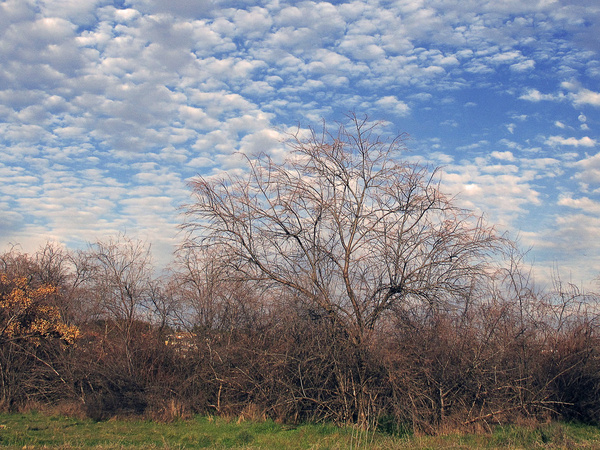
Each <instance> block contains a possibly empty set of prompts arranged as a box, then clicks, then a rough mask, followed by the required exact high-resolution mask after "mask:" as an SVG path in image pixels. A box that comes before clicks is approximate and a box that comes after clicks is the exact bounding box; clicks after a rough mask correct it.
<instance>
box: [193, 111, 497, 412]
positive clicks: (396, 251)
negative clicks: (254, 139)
mask: <svg viewBox="0 0 600 450" xmlns="http://www.w3.org/2000/svg"><path fill="white" fill-rule="evenodd" d="M378 126H379V124H377V123H375V124H373V123H371V122H369V121H368V120H367V118H364V119H360V118H358V117H356V116H355V115H352V116H350V125H349V126H348V127H346V126H343V125H341V126H340V127H339V128H338V130H337V132H336V133H335V134H331V133H330V132H328V131H327V129H326V127H324V128H323V132H322V133H319V134H318V133H317V132H315V131H314V130H312V132H311V134H310V135H309V136H308V138H302V137H301V136H300V134H297V135H294V136H292V139H291V140H290V142H289V145H290V147H291V150H292V152H291V153H290V155H289V156H288V157H287V158H286V159H285V160H284V161H283V162H282V163H277V162H275V161H273V160H272V159H271V158H269V157H268V156H267V155H264V154H261V155H258V156H257V157H256V158H255V159H250V158H247V164H248V172H247V175H246V176H235V175H225V176H223V177H221V178H215V177H199V178H198V179H196V180H195V181H194V182H193V183H192V185H191V187H192V189H193V195H194V200H195V201H194V202H193V203H192V204H191V205H189V206H188V207H187V217H188V221H187V222H186V224H185V225H184V226H185V227H186V228H187V229H188V230H189V231H190V232H191V240H190V245H199V246H213V247H217V248H219V249H220V250H219V252H220V254H221V255H225V256H226V261H225V263H226V264H227V265H229V266H230V267H233V268H234V269H235V271H236V272H237V273H238V274H240V275H241V276H242V277H243V278H246V279H248V280H259V281H265V282H268V283H270V284H271V285H273V286H277V287H279V288H284V289H289V290H291V291H293V292H295V293H296V294H299V295H300V297H301V298H303V299H304V301H305V302H306V304H307V308H309V309H310V310H312V311H313V314H315V315H319V316H321V317H324V318H326V319H327V321H328V322H329V323H331V324H333V325H334V326H335V327H337V328H338V329H341V330H343V332H344V333H345V334H346V336H347V338H348V339H349V340H350V342H352V343H353V345H354V346H355V347H356V348H357V349H358V348H360V347H361V346H362V344H363V342H364V341H365V340H366V339H367V338H368V335H369V333H370V332H371V330H373V329H374V328H375V327H376V326H377V325H378V323H380V322H381V319H382V317H384V315H385V313H386V312H387V311H390V310H391V309H392V308H394V307H397V306H398V305H400V304H404V303H410V302H415V301H419V302H420V301H424V302H426V303H427V304H429V305H432V306H435V307H442V306H444V305H448V304H450V303H452V302H454V301H456V300H457V299H459V298H460V297H461V296H463V295H468V292H469V290H470V288H471V285H472V283H473V280H474V279H476V278H477V277H478V276H480V275H483V274H484V273H485V269H486V261H487V257H488V256H489V255H490V254H491V253H493V252H494V251H495V250H497V249H498V248H499V247H500V246H501V243H502V240H501V238H499V237H498V236H497V235H496V234H495V232H494V230H493V229H492V228H489V227H487V226H485V225H484V223H483V222H482V221H481V220H480V219H479V218H477V217H475V216H474V215H473V214H471V213H470V212H468V211H464V210H461V209H459V208H458V207H456V206H455V205H454V203H453V201H452V199H451V198H449V197H447V196H446V195H444V194H443V193H442V192H441V191H440V186H439V181H438V171H437V170H433V171H431V170H428V168H426V167H421V166H418V165H416V164H411V163H408V162H405V161H400V160H399V159H397V158H398V156H399V154H400V152H401V151H402V150H403V149H404V135H400V136H398V137H396V138H395V139H391V140H385V139H383V138H382V137H381V136H379V135H377V129H378ZM358 365H359V366H360V364H358ZM361 371H362V368H360V367H359V369H358V375H357V377H358V381H357V382H358V383H359V386H358V388H357V387H356V386H352V387H351V388H350V389H353V390H355V391H360V390H361V389H363V387H361V386H360V385H361V384H362V383H363V382H364V380H362V378H363V375H361V374H360V372H361ZM355 401H356V405H357V406H356V407H357V409H358V413H357V414H358V418H359V420H361V419H360V418H361V415H362V414H363V413H364V411H361V409H362V408H365V406H364V405H358V403H360V402H359V401H358V400H357V399H356V398H355Z"/></svg>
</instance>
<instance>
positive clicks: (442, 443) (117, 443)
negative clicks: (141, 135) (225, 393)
mask: <svg viewBox="0 0 600 450" xmlns="http://www.w3.org/2000/svg"><path fill="white" fill-rule="evenodd" d="M0 447H3V448H14V449H17V448H18V449H41V448H53V449H55V448H58V449H74V448H93V449H120V448H131V449H135V448H140V449H193V448H246V449H251V448H256V449H346V448H348V449H351V448H365V449H366V448H369V449H371V448H372V449H414V448H416V449H438V448H452V449H463V448H464V449H475V448H476V449H480V448H488V449H493V448H509V449H529V448H532V449H535V448H540V449H541V448H548V449H575V448H577V449H579V448H582V449H600V428H598V427H591V426H583V425H574V424H560V423H554V424H547V425H541V426H537V427H497V428H496V429H495V430H494V432H493V433H489V434H467V435H465V434H445V435H442V436H409V435H405V436H390V435H387V434H384V433H372V432H371V433H360V432H357V431H356V430H353V429H352V428H350V427H348V428H337V427H334V426H332V425H311V424H306V425H299V426H286V425H279V424H276V423H274V422H272V421H266V422H240V423H238V422H237V421H235V420H231V421H227V420H224V419H221V418H211V417H196V418H193V419H190V420H185V421H184V420H180V421H176V422H173V423H156V422H151V421H143V420H109V421H106V422H95V421H92V420H87V419H86V420H81V419H75V418H68V417H62V416H49V415H45V414H41V413H36V412H31V413H27V414H0Z"/></svg>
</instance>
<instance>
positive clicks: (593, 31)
mask: <svg viewBox="0 0 600 450" xmlns="http://www.w3.org/2000/svg"><path fill="white" fill-rule="evenodd" d="M598 36H600V4H599V3H598V1H597V0H528V1H523V0H503V1H498V0H489V1H488V0H399V1H383V0H367V1H345V2H315V1H306V2H295V1H294V2H291V1H290V2H286V1H284V0H281V1H278V0H273V1H260V0H258V1H252V2H250V1H247V0H240V1H233V0H231V1H230V0H213V1H206V0H197V1H193V0H170V1H164V0H125V1H124V0H120V1H104V0H86V1H81V0H46V1H31V0H7V1H3V2H2V3H0V208H1V210H2V214H1V215H0V247H1V249H2V250H4V249H8V248H10V245H11V244H20V245H21V247H22V248H23V249H25V250H26V251H32V250H35V248H37V247H38V246H39V245H40V244H42V243H43V242H45V241H46V240H48V239H52V240H57V241H60V242H63V243H65V244H66V245H67V246H69V247H78V246H82V245H85V242H87V241H92V240H96V239H103V238H104V237H106V236H109V235H115V234H116V233H118V232H127V233H128V234H129V235H133V236H136V237H141V238H144V239H147V240H148V241H149V242H151V243H152V244H153V246H154V251H155V253H156V256H157V258H158V259H159V261H168V260H169V259H170V257H171V251H172V250H173V248H174V247H175V246H176V245H177V242H178V241H179V239H180V238H181V236H180V235H178V231H177V225H178V224H179V223H181V221H182V218H181V216H180V213H179V211H178V207H179V206H180V205H182V204H184V203H186V202H188V201H189V200H190V196H189V189H188V188H187V186H186V182H187V181H188V180H190V178H192V177H193V176H195V175H196V174H198V173H200V174H212V173H216V172H219V171H239V170H241V169H240V164H239V159H236V158H235V157H233V156H232V155H233V154H234V153H235V152H239V151H242V152H247V153H252V152H256V151H268V152H271V153H273V154H281V153H282V152H284V151H285V148H284V147H282V145H281V144H280V139H281V138H282V136H283V135H285V133H286V132H287V131H289V130H292V129H293V128H294V127H295V126H297V124H300V125H302V126H308V125H317V126H318V125H319V123H320V120H321V119H322V118H323V119H325V120H327V121H328V122H334V121H336V120H343V117H344V114H345V113H346V112H348V111H355V112H357V113H358V114H368V115H369V117H371V118H373V119H381V120H383V121H385V123H386V131H387V132H390V133H400V132H404V131H405V132H408V133H409V134H410V136H411V138H410V141H409V142H408V146H409V149H410V152H408V153H406V155H405V157H406V158H410V159H412V160H419V161H422V162H424V163H426V164H430V165H433V166H438V165H440V166H442V167H443V171H444V175H443V185H444V190H445V191H446V192H447V193H451V194H457V195H458V197H457V201H458V202H460V204H461V205H463V206H466V207H469V208H472V209H474V210H476V211H479V212H482V213H485V216H486V217H487V219H488V220H489V221H490V222H493V223H496V224H498V226H499V228H501V229H505V230H509V231H510V232H511V234H512V235H513V236H516V235H519V236H520V244H521V246H523V247H530V246H531V247H532V250H531V252H530V254H529V255H530V257H531V259H534V260H535V266H536V267H538V271H539V273H540V274H542V273H544V270H546V271H547V270H551V269H552V268H553V267H558V269H560V271H561V272H562V273H563V274H567V277H572V279H573V281H575V282H585V283H588V282H591V281H592V280H593V279H594V278H596V277H598V275H599V274H600V252H599V251H598V240H599V237H600V152H599V150H600V148H599V147H600V136H599V134H598V127H599V125H600V124H599V121H600V114H599V108H600V39H598ZM546 273H547V272H546ZM543 277H544V275H540V278H543Z"/></svg>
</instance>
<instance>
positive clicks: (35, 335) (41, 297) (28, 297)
mask: <svg viewBox="0 0 600 450" xmlns="http://www.w3.org/2000/svg"><path fill="white" fill-rule="evenodd" d="M57 293H58V288H57V287H56V286H51V285H42V286H39V287H32V286H31V285H30V284H29V282H28V281H27V278H25V277H19V278H9V277H8V276H7V275H6V274H4V273H1V274H0V340H4V339H8V340H14V339H28V340H33V341H35V340H36V339H39V338H48V337H54V338H59V339H61V340H62V341H64V342H65V343H67V344H72V343H73V342H74V341H75V339H76V338H77V336H78V335H79V329H78V328H77V327H76V326H73V325H68V324H66V323H65V322H64V321H63V320H62V317H61V315H60V311H59V310H58V308H57V307H56V306H53V305H51V304H50V303H49V302H48V300H49V299H50V298H51V297H52V296H54V295H56V294H57Z"/></svg>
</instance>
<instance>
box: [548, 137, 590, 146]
mask: <svg viewBox="0 0 600 450" xmlns="http://www.w3.org/2000/svg"><path fill="white" fill-rule="evenodd" d="M546 144H547V145H550V146H553V147H554V146H560V145H568V146H572V147H595V146H596V144H597V142H596V140H595V139H592V138H590V137H589V136H584V137H582V138H580V139H577V138H574V137H569V138H564V137H562V136H550V137H549V138H548V139H546Z"/></svg>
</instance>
